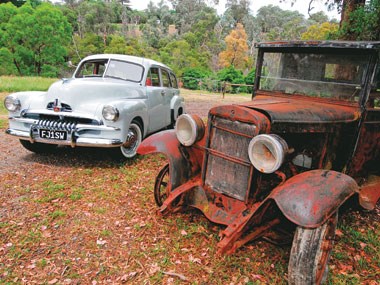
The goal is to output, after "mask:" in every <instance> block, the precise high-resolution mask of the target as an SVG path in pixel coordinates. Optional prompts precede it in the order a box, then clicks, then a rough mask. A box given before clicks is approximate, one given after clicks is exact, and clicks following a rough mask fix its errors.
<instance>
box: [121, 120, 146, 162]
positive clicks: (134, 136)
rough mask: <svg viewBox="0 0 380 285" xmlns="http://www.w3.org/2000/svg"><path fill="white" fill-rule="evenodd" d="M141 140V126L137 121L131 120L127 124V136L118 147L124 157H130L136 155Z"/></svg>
mask: <svg viewBox="0 0 380 285" xmlns="http://www.w3.org/2000/svg"><path fill="white" fill-rule="evenodd" d="M141 141H142V131H141V126H140V124H139V123H138V122H136V121H133V122H132V123H131V124H130V125H129V129H128V134H127V138H126V140H125V142H124V144H123V145H122V146H121V147H120V150H121V153H122V154H123V156H124V157H126V158H132V157H134V156H135V155H136V151H137V148H138V146H139V145H140V143H141Z"/></svg>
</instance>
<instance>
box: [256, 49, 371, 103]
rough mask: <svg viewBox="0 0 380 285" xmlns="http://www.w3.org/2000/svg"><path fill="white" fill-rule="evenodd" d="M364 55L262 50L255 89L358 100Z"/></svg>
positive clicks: (366, 57) (365, 64) (363, 67)
mask: <svg viewBox="0 0 380 285" xmlns="http://www.w3.org/2000/svg"><path fill="white" fill-rule="evenodd" d="M368 62H369V56H368V55H359V54H349V55H347V54H326V53H322V54H318V53H314V54H313V53H311V54H310V53H290V52H289V53H276V52H266V53H264V58H263V65H262V71H261V76H260V83H259V89H261V90H266V91H279V92H282V93H285V94H303V95H307V96H313V97H325V98H335V99H340V100H347V101H358V100H359V94H360V90H361V87H362V82H363V81H364V78H363V77H364V72H365V70H366V68H367V64H368Z"/></svg>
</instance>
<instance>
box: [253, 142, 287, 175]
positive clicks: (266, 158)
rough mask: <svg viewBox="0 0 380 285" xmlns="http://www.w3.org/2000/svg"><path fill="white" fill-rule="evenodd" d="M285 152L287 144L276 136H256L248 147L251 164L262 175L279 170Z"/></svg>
mask: <svg viewBox="0 0 380 285" xmlns="http://www.w3.org/2000/svg"><path fill="white" fill-rule="evenodd" d="M287 152H288V144H287V143H286V141H285V140H284V139H283V138H281V137H279V136H277V135H258V136H256V137H254V138H253V139H252V140H251V142H250V143H249V146H248V155H249V159H250V160H251V163H252V164H253V166H254V167H255V168H256V169H257V170H258V171H260V172H263V173H273V172H275V171H276V170H277V169H279V168H280V166H281V165H282V163H283V162H284V159H285V155H286V153H287Z"/></svg>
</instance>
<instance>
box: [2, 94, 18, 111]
mask: <svg viewBox="0 0 380 285" xmlns="http://www.w3.org/2000/svg"><path fill="white" fill-rule="evenodd" d="M4 106H5V108H6V109H7V110H8V111H9V112H15V111H18V110H20V108H21V102H20V100H19V99H17V98H15V97H13V96H7V97H5V100H4Z"/></svg>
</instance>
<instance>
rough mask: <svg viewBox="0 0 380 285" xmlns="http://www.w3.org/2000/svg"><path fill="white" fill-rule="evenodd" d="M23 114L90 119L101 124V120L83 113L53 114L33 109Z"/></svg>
mask: <svg viewBox="0 0 380 285" xmlns="http://www.w3.org/2000/svg"><path fill="white" fill-rule="evenodd" d="M23 114H24V115H25V114H36V115H51V116H63V117H70V118H71V117H73V118H80V119H90V120H94V121H97V122H101V120H100V119H99V118H98V117H95V116H91V115H87V114H86V115H83V113H78V112H54V111H53V110H46V109H34V110H24V111H23Z"/></svg>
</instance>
